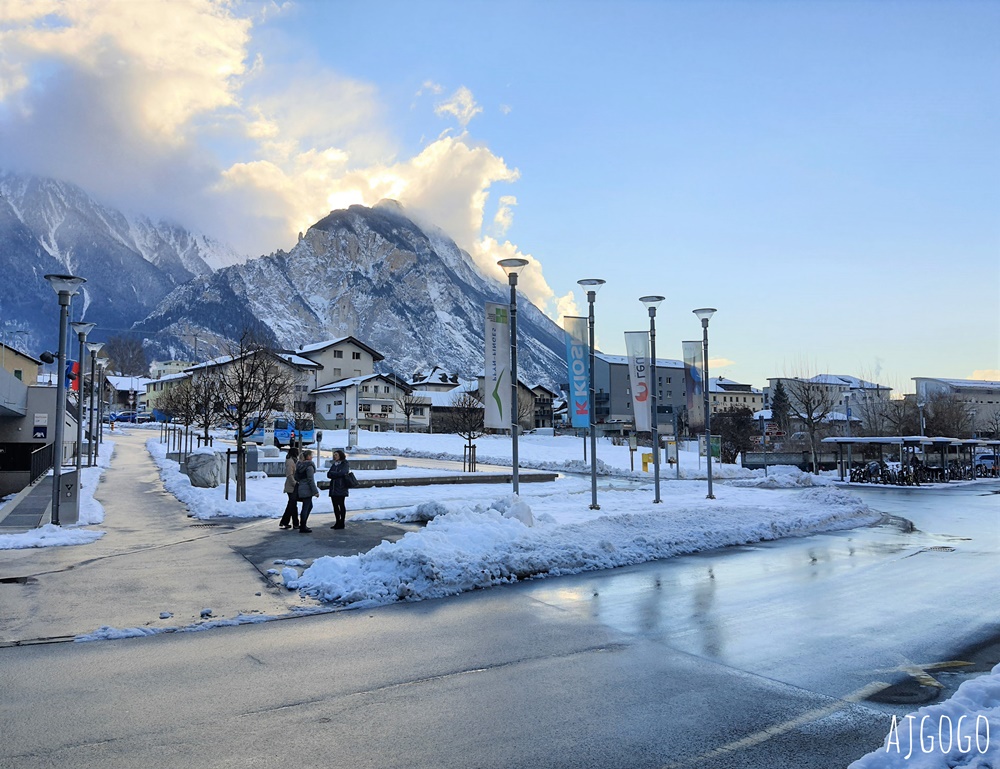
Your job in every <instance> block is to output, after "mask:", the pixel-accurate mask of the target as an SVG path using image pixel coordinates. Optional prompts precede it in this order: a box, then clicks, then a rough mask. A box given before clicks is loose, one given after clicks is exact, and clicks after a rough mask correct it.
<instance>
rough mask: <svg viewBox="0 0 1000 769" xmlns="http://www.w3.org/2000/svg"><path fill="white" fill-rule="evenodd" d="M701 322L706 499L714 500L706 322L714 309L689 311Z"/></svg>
mask: <svg viewBox="0 0 1000 769" xmlns="http://www.w3.org/2000/svg"><path fill="white" fill-rule="evenodd" d="M691 312H693V313H694V314H695V315H696V316H697V318H698V320H700V321H701V332H702V337H701V354H702V388H703V389H704V392H705V454H707V455H708V497H707V499H715V494H713V493H712V410H711V406H710V405H709V402H708V391H709V386H708V321H709V320H711V318H712V316H713V315H715V308H714V307H702V308H701V309H698V310H691Z"/></svg>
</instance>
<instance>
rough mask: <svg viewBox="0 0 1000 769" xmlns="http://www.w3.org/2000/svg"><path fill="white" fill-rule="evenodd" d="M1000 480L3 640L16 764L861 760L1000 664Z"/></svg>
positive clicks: (6, 714) (803, 763)
mask: <svg viewBox="0 0 1000 769" xmlns="http://www.w3.org/2000/svg"><path fill="white" fill-rule="evenodd" d="M996 490H1000V484H977V485H975V486H973V487H964V488H959V487H953V488H948V489H944V490H941V491H935V490H929V489H923V490H919V491H916V492H913V491H910V492H906V491H903V492H900V491H896V490H891V491H889V490H883V489H871V490H862V491H861V492H860V493H863V494H864V495H865V496H866V498H867V499H868V500H869V503H870V504H871V505H872V506H873V507H875V508H876V509H879V510H883V511H885V512H887V513H890V514H892V515H896V516H905V517H906V518H908V519H909V520H911V521H913V524H914V526H915V529H914V530H910V527H908V526H907V525H905V523H904V522H902V521H900V520H891V521H889V522H887V523H886V524H884V525H881V526H876V527H872V528H867V529H859V530H854V531H848V532H839V533H834V534H829V535H820V536H814V537H809V538H803V539H798V540H783V541H779V542H774V543H765V544H762V545H757V546H753V547H742V548H728V549H725V550H722V551H715V552H711V553H703V554H699V555H694V556H687V557H684V558H677V559H672V560H669V561H662V562H656V563H651V564H645V565H642V566H637V567H631V568H627V569H618V570H613V571H606V572H597V573H592V574H585V575H579V576H576V577H569V578H561V579H551V580H540V581H536V582H528V583H524V584H520V585H514V586H510V587H505V588H494V589H491V590H488V591H483V592H479V593H474V594H468V595H464V596H461V597H458V598H453V599H447V600H443V601H428V602H424V603H420V604H411V605H402V606H392V607H387V608H383V609H378V610H373V611H352V612H343V613H338V614H334V615H324V616H318V617H310V618H301V619H295V620H291V621H282V622H272V623H268V624H265V625H260V626H244V627H239V628H231V629H220V630H217V631H213V632H210V633H191V634H172V635H165V636H158V637H154V638H147V639H136V640H125V641H114V642H101V643H92V644H58V645H48V646H45V645H38V646H31V647H23V648H7V649H0V691H2V692H4V693H5V694H4V697H3V698H2V704H0V733H2V734H3V735H4V739H3V740H0V767H8V766H10V767H18V769H21V768H22V767H24V768H25V769H27V768H29V767H48V766H70V765H72V766H80V767H90V766H92V767H98V766H99V767H119V766H120V767H133V766H140V765H141V766H147V767H167V766H180V765H185V766H206V767H222V766H240V767H246V766H261V767H270V766H284V765H295V764H298V765H303V766H320V765H323V766H334V767H339V766H345V767H346V766H350V767H532V768H536V767H622V769H626V768H629V769H635V768H637V767H666V766H678V767H679V766H685V767H699V768H705V769H714V768H715V767H718V768H719V769H723V768H725V769H730V768H736V767H768V768H773V767H801V768H803V769H808V768H810V767H815V768H816V769H835V768H836V767H846V766H847V765H848V764H849V763H850V762H851V761H852V760H853V759H855V758H858V757H860V756H861V755H863V754H864V753H866V752H868V751H869V750H873V749H875V748H876V747H878V746H879V745H880V743H881V741H882V739H883V738H884V736H885V733H886V731H887V728H888V724H889V718H890V715H891V714H892V713H899V714H903V713H907V712H910V711H912V710H913V709H914V708H915V707H917V706H918V705H919V704H920V703H921V702H923V701H928V700H929V699H930V698H932V697H947V696H948V695H949V694H950V692H952V691H953V690H954V688H955V687H956V686H957V684H958V683H959V682H960V681H961V680H964V678H965V677H967V676H968V675H970V674H973V673H974V672H975V671H977V670H985V669H988V668H989V667H991V666H992V665H993V664H996V662H998V661H1000V641H998V638H1000V610H998V606H997V601H996V597H995V595H996V591H995V587H994V586H995V584H996V574H997V568H996V567H997V557H998V555H1000V495H996V494H991V493H989V492H991V491H996ZM775 493H788V492H775ZM960 662H971V663H972V664H971V665H964V666H954V667H952V666H951V665H953V664H955V663H960ZM922 674H926V675H930V676H931V677H933V679H935V680H934V681H930V679H927V678H924V677H923V676H922ZM935 682H936V683H937V684H938V685H939V686H940V687H942V688H938V686H935V685H932V684H934V683H935ZM873 697H874V699H872V698H873Z"/></svg>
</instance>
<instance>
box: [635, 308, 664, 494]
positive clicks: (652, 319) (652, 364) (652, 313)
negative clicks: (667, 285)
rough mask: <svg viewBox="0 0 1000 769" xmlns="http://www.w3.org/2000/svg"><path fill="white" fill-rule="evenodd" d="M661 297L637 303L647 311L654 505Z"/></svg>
mask: <svg viewBox="0 0 1000 769" xmlns="http://www.w3.org/2000/svg"><path fill="white" fill-rule="evenodd" d="M664 298H665V297H662V296H643V297H640V299H639V301H640V302H642V303H643V304H644V305H646V309H647V310H649V372H650V373H649V376H650V389H651V390H652V391H653V392H652V397H650V399H649V432H650V437H651V438H652V439H653V487H654V488H655V489H656V494H655V498H654V499H653V503H654V504H659V502H660V433H659V430H658V429H657V428H658V425H657V418H656V416H657V415H656V390H657V380H656V308H657V307H659V306H660V302H662V301H663V300H664Z"/></svg>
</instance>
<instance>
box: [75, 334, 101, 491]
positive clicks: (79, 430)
mask: <svg viewBox="0 0 1000 769" xmlns="http://www.w3.org/2000/svg"><path fill="white" fill-rule="evenodd" d="M69 325H70V326H71V327H72V328H73V331H74V332H75V333H76V338H77V339H79V340H80V356H79V358H77V360H78V361H79V363H80V372H79V374H77V377H76V480H77V483H79V482H80V467H81V466H82V465H83V456H82V452H81V449H82V448H83V348H84V345H86V344H87V334H89V333H90V332H91V331H93V330H94V326H96V325H97V324H96V323H85V322H83V321H76V322H75V323H70V324H69Z"/></svg>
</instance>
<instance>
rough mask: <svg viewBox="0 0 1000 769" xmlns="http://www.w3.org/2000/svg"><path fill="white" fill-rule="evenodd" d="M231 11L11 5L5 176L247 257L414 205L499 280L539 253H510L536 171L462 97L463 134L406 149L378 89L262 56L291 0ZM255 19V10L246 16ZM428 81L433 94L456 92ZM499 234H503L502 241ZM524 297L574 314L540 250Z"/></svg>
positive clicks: (465, 94)
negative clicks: (95, 201) (484, 131)
mask: <svg viewBox="0 0 1000 769" xmlns="http://www.w3.org/2000/svg"><path fill="white" fill-rule="evenodd" d="M247 7H248V6H241V5H238V4H232V3H230V2H228V1H227V0H143V2H135V1H134V0H74V2H69V3H64V2H57V1H56V0H51V1H50V2H47V1H46V0H31V1H30V2H28V1H27V0H7V1H6V2H5V3H3V4H2V5H0V14H2V15H0V167H7V168H10V169H12V170H20V171H27V172H30V173H38V174H43V175H48V176H52V177H55V178H59V179H64V180H67V181H71V182H75V183H77V184H79V185H80V186H82V187H84V188H85V189H87V190H88V191H90V192H92V193H93V194H95V195H97V196H98V197H99V198H101V199H103V200H105V201H106V202H108V203H110V204H112V205H118V206H121V207H123V208H126V209H127V210H138V211H142V212H144V213H147V214H149V215H151V216H163V217H167V218H173V219H176V220H178V221H180V222H181V223H183V224H184V225H186V226H188V227H192V228H195V229H199V230H202V231H204V232H207V233H209V234H212V235H215V236H217V237H220V238H222V239H224V240H228V241H229V242H231V243H233V244H234V245H235V246H236V247H237V248H238V249H239V250H241V251H243V252H244V253H247V254H248V255H257V254H261V253H267V252H269V251H272V250H274V249H276V248H289V247H291V246H292V245H293V244H294V243H295V240H296V235H297V233H298V232H300V231H303V230H305V229H306V228H308V227H309V226H310V225H311V224H313V223H314V222H316V221H317V220H318V219H320V218H322V217H324V216H326V214H327V213H328V212H329V211H330V210H332V209H335V208H344V207H347V206H349V205H351V204H354V203H361V204H365V205H373V204H375V203H376V202H378V201H379V200H380V199H382V198H393V199H396V200H399V201H400V202H401V203H402V204H403V205H404V206H405V207H406V208H407V209H408V210H410V211H412V212H414V213H415V214H416V215H418V216H420V217H421V218H422V219H423V220H426V221H430V222H433V223H434V224H436V225H437V226H439V227H440V228H441V229H443V230H444V231H445V232H446V233H448V234H449V235H450V236H451V237H453V238H454V239H455V241H456V242H457V243H458V244H459V246H460V247H461V248H463V249H465V250H466V251H468V252H469V253H470V254H471V255H472V257H473V258H474V259H475V260H476V262H477V264H479V266H480V268H481V269H482V270H484V272H486V273H487V274H491V275H494V274H496V275H497V276H498V277H499V278H501V279H503V276H502V275H500V274H499V270H498V268H497V267H496V260H497V259H500V258H503V257H505V256H510V255H518V256H525V255H523V254H521V253H520V251H519V249H518V247H517V246H516V245H514V244H512V243H511V242H510V241H504V242H502V243H501V242H499V240H498V239H497V238H502V237H504V236H505V235H506V234H507V232H508V231H509V229H510V228H511V226H512V224H513V208H514V206H515V205H516V203H517V200H516V197H515V196H513V195H502V196H501V197H500V199H499V206H498V208H497V210H496V213H495V214H494V216H493V217H492V219H491V220H488V219H487V216H486V207H487V204H488V201H489V194H490V191H491V190H492V189H494V187H495V185H497V184H512V183H514V182H516V181H517V179H518V178H519V176H520V174H519V172H518V170H517V169H516V168H512V167H510V166H509V165H508V164H507V163H506V162H505V160H504V159H503V158H502V157H500V156H499V155H497V154H496V153H495V152H493V151H492V150H491V149H490V148H488V147H486V146H484V145H482V144H479V143H477V142H475V141H474V140H473V139H472V138H471V137H470V136H469V134H468V133H467V132H465V131H464V128H465V127H466V126H467V125H468V124H469V121H470V120H472V118H474V117H475V116H476V115H477V114H479V113H481V112H482V108H481V107H480V106H479V105H478V104H477V103H476V101H475V98H474V97H473V94H472V91H471V90H470V89H469V88H467V87H465V86H462V87H460V88H458V89H457V90H455V91H454V93H452V95H451V96H450V97H448V98H446V99H444V100H442V101H440V102H438V103H437V104H436V105H435V107H434V112H435V114H436V115H438V116H439V117H448V116H450V117H453V118H454V119H455V120H456V121H457V123H458V126H459V127H460V128H461V129H463V132H462V133H460V134H455V132H454V129H453V128H451V129H448V130H446V131H444V132H442V133H441V134H440V135H439V136H438V138H437V139H436V140H434V141H432V142H431V143H429V144H427V145H426V146H424V147H423V149H421V151H420V152H419V153H418V154H417V155H415V156H410V157H406V156H403V157H401V156H400V152H399V147H398V140H397V139H396V138H395V137H394V135H393V133H392V131H391V129H390V126H391V121H390V120H389V118H388V117H387V116H386V114H385V112H386V110H385V107H384V105H383V104H382V102H381V97H380V94H379V93H378V91H377V89H376V87H375V86H374V85H372V84H370V83H366V82H363V81H359V80H356V79H351V78H348V77H345V76H343V75H340V74H338V73H335V72H332V71H330V70H328V69H324V68H323V67H322V66H319V65H317V64H316V63H315V62H313V61H310V60H308V58H307V57H308V52H304V54H303V56H304V57H306V58H303V60H302V61H300V62H295V63H288V62H286V61H279V60H272V59H270V58H269V57H268V52H267V51H266V50H263V51H258V50H256V48H255V44H256V41H255V40H254V38H253V34H252V33H253V31H254V25H255V24H261V23H266V22H265V19H266V18H268V17H273V16H274V15H281V14H282V13H283V12H284V10H285V8H286V6H283V5H278V4H271V5H267V6H266V7H264V8H261V7H259V6H254V8H255V9H256V16H255V17H254V18H251V17H249V16H248V15H247V14H246V13H242V9H244V8H247ZM241 13H242V15H241ZM444 92H445V89H444V87H443V86H441V85H440V84H438V83H435V82H433V81H430V80H427V81H425V82H424V83H423V84H422V86H421V88H420V90H419V91H418V92H417V96H420V95H421V94H424V93H427V94H431V95H435V96H439V95H441V94H443V93H444ZM487 227H488V228H489V229H490V231H491V232H492V233H493V235H494V236H495V237H493V236H488V235H486V234H485V229H486V228H487ZM525 258H528V259H529V261H530V262H531V265H530V266H529V268H528V269H526V270H525V274H524V275H523V276H522V290H523V291H524V293H525V295H526V296H528V297H529V298H530V299H531V300H532V301H534V302H535V303H536V304H538V306H539V307H542V308H543V309H546V310H548V311H549V312H550V313H552V314H554V315H555V317H558V314H557V313H558V312H559V311H560V309H559V308H560V307H567V306H570V305H571V304H572V297H571V295H567V296H565V297H561V298H557V297H555V296H554V294H553V292H552V290H551V289H550V288H549V286H548V285H547V283H546V282H545V279H544V277H543V275H542V270H541V266H540V265H539V263H538V261H537V260H536V259H534V258H533V257H531V256H525Z"/></svg>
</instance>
